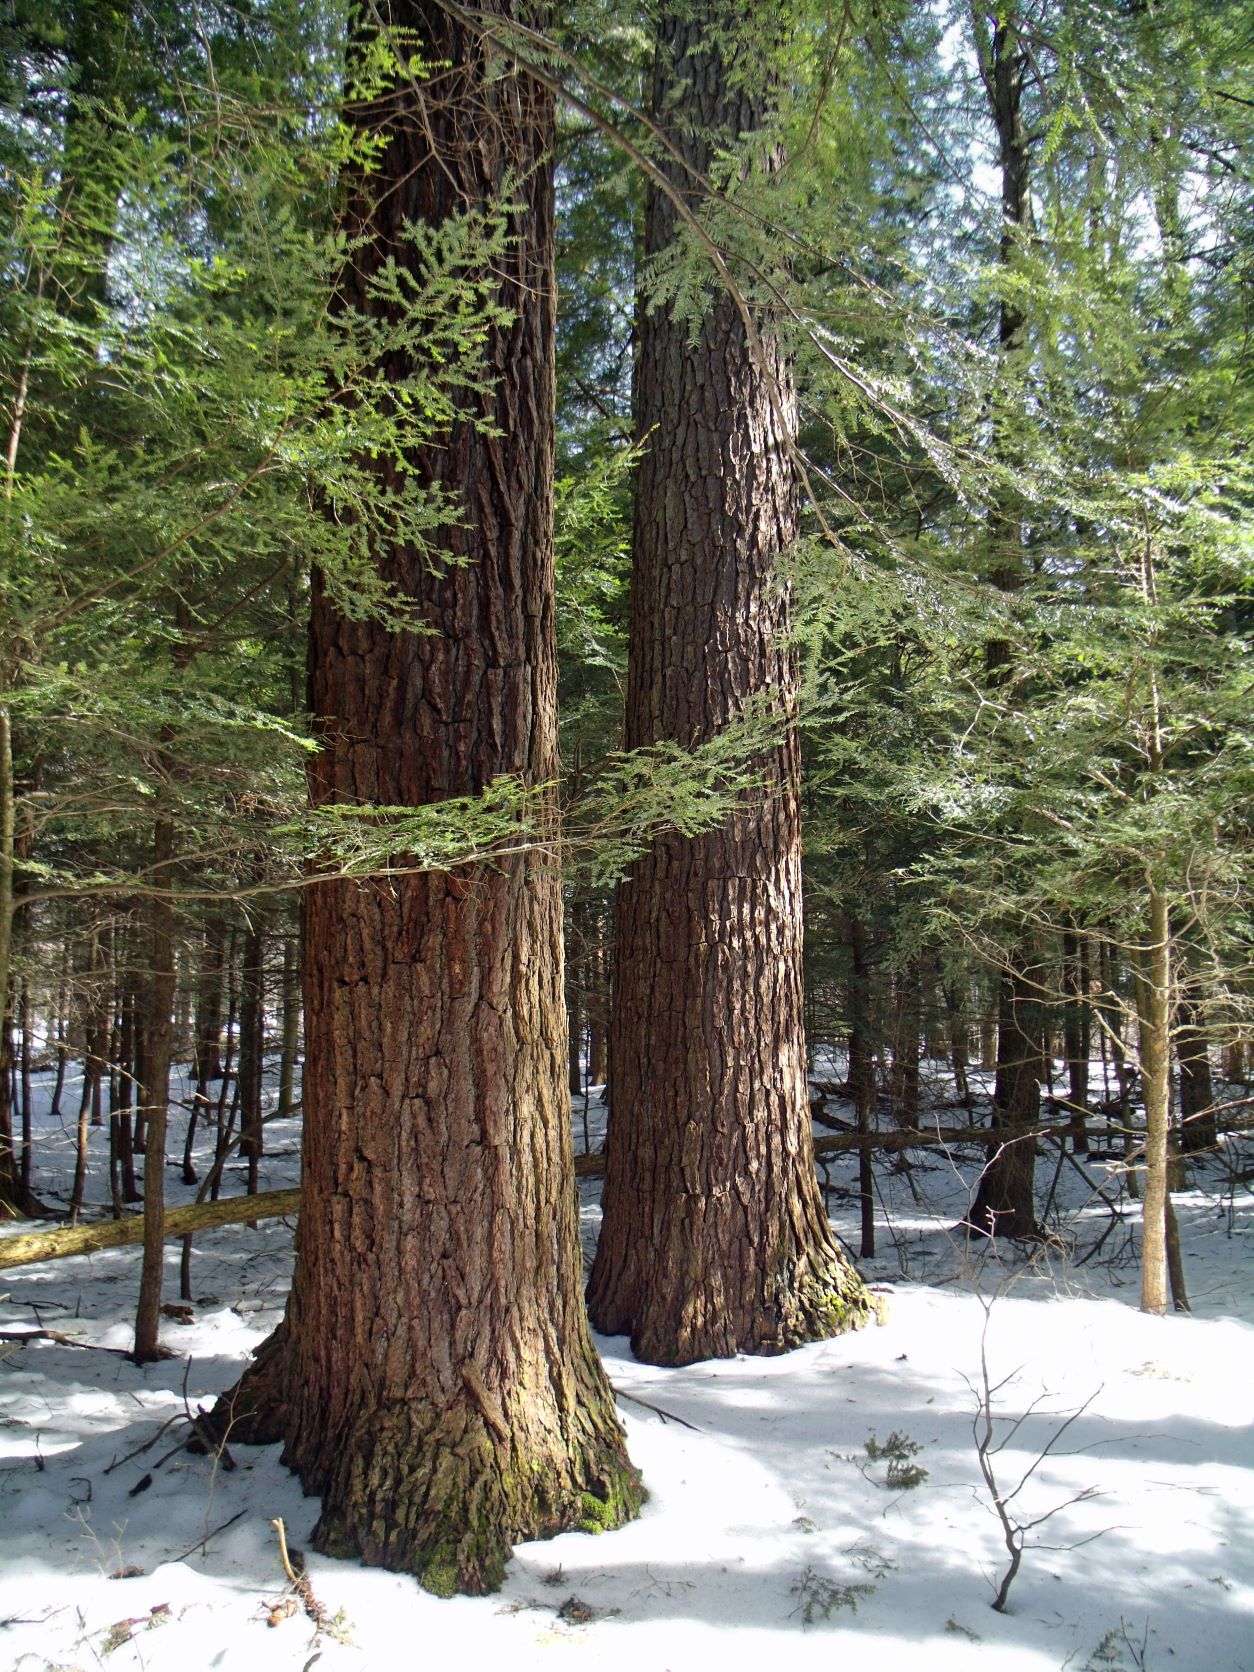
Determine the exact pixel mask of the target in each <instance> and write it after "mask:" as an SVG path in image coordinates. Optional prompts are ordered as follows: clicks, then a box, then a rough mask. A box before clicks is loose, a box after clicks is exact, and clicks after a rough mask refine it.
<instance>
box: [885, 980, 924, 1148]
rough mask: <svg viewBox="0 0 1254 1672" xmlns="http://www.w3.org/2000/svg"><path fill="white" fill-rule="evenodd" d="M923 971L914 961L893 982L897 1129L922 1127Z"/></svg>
mask: <svg viewBox="0 0 1254 1672" xmlns="http://www.w3.org/2000/svg"><path fill="white" fill-rule="evenodd" d="M919 980H920V969H919V963H918V960H917V959H915V958H912V959H911V960H910V961H909V963H908V964H907V965H906V967H905V968H904V969H903V970H901V971H900V972H899V973H898V975H897V978H896V981H895V982H894V995H893V1012H894V1014H893V1067H892V1075H891V1077H890V1080H889V1085H890V1086H891V1088H892V1105H893V1120H894V1121H895V1122H896V1123H897V1125H898V1126H917V1125H918V1124H919V1037H920V1005H919Z"/></svg>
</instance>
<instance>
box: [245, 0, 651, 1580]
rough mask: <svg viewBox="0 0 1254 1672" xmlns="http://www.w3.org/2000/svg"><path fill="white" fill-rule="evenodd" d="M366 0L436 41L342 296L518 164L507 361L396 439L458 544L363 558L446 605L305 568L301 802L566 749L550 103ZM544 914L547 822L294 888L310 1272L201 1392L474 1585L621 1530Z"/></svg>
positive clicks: (329, 1511) (444, 26)
mask: <svg viewBox="0 0 1254 1672" xmlns="http://www.w3.org/2000/svg"><path fill="white" fill-rule="evenodd" d="M485 9H486V11H487V12H488V13H489V14H490V15H491V16H496V17H502V18H512V17H515V16H523V15H525V16H526V17H527V19H528V20H529V21H533V20H534V14H532V13H530V12H527V13H525V14H524V13H523V11H522V9H521V8H515V7H514V6H513V5H511V4H505V3H498V4H495V5H490V6H488V7H487V8H485ZM382 10H383V12H384V14H385V16H386V17H387V18H388V19H389V20H390V21H391V22H392V23H393V24H395V25H396V26H398V27H400V28H404V29H406V30H412V31H414V35H413V36H412V37H410V38H411V39H413V40H415V41H416V42H417V45H416V46H414V47H410V46H409V45H406V47H405V51H406V52H409V51H411V50H418V51H420V52H421V55H422V58H423V59H424V61H425V62H426V63H428V64H431V65H435V66H443V67H437V68H436V69H435V71H434V72H433V74H432V76H431V78H430V79H428V80H426V81H424V82H423V83H421V85H420V86H419V87H417V88H415V87H414V86H413V85H412V84H406V83H403V84H402V85H401V86H400V87H398V88H397V90H396V91H395V92H394V93H393V94H391V95H389V96H386V97H385V98H383V99H381V100H380V101H379V102H378V103H377V104H375V105H373V106H371V107H370V108H369V109H367V110H366V111H364V112H358V113H356V114H357V119H358V120H359V121H362V122H364V123H365V124H367V125H368V126H369V127H371V128H375V129H378V130H380V131H381V132H383V133H384V134H385V135H386V143H385V146H384V148H383V151H382V155H381V157H380V159H379V169H378V173H377V176H376V177H375V178H374V179H373V180H372V181H366V182H364V183H362V186H361V189H360V191H359V192H358V194H357V197H356V199H355V201H354V202H353V205H352V217H353V218H354V219H356V221H357V222H358V223H359V224H360V227H361V230H362V232H363V234H364V237H365V242H364V243H363V244H362V245H361V246H360V247H359V248H358V249H357V251H356V253H355V255H354V257H353V261H354V267H353V268H352V269H351V270H350V271H348V272H347V273H346V275H345V278H344V289H345V291H346V293H347V296H348V299H349V300H350V301H353V302H356V303H357V304H358V305H361V306H365V307H369V306H371V305H372V304H370V303H369V301H368V299H367V296H366V281H367V279H368V276H369V274H370V272H371V271H372V270H374V269H375V268H377V266H378V265H379V264H380V263H381V262H382V261H383V260H384V259H385V258H386V257H387V255H388V254H394V255H395V256H396V258H397V260H398V261H400V262H401V263H405V262H407V261H410V260H412V259H413V257H412V254H411V253H410V246H408V245H406V244H404V243H403V242H401V241H400V238H399V233H400V230H401V223H402V220H403V218H406V217H408V218H410V219H413V220H416V221H422V222H426V223H430V224H439V223H440V222H442V221H443V220H445V219H446V218H447V217H448V216H449V215H450V214H452V213H454V212H456V211H458V210H461V209H464V208H467V207H470V208H480V207H483V206H486V205H487V204H489V203H490V202H492V201H494V200H495V201H498V202H499V201H502V195H501V194H502V193H504V192H506V191H508V192H509V193H510V194H511V195H510V199H509V200H507V201H513V202H515V203H518V204H521V205H522V208H521V210H520V212H519V213H518V215H517V216H516V217H515V219H514V223H513V232H514V241H513V242H512V244H511V246H510V248H509V250H508V251H507V252H506V253H505V254H503V255H502V256H500V257H499V258H498V260H497V262H496V263H495V264H494V271H495V272H496V274H497V276H498V281H499V289H498V296H499V299H500V301H501V302H502V303H503V304H504V305H505V306H506V307H507V308H509V309H511V310H512V311H513V314H514V321H513V324H512V325H510V326H507V327H506V326H500V327H494V328H493V329H492V330H491V331H490V332H489V333H488V334H487V338H486V354H487V356H488V360H489V363H490V366H491V370H492V373H493V375H494V379H495V382H494V385H493V388H492V390H491V391H490V392H489V393H487V394H484V395H482V396H475V397H473V399H474V401H475V404H476V406H477V407H478V416H479V417H481V418H482V419H485V420H487V421H488V423H489V424H490V425H491V431H490V432H489V431H488V430H486V429H485V428H482V427H476V426H475V425H473V424H472V423H470V422H467V421H464V420H459V421H457V422H455V423H454V424H453V425H452V426H451V427H450V429H449V430H448V431H447V433H446V434H444V435H443V436H442V437H440V439H439V444H438V445H432V446H431V447H430V449H429V450H427V451H426V452H424V453H423V454H421V455H419V456H417V457H414V458H411V459H410V460H409V461H408V463H409V465H410V468H411V469H413V470H414V471H416V472H417V473H418V474H419V475H420V477H421V478H423V479H425V480H426V481H428V482H431V483H438V484H441V485H442V486H443V487H444V489H445V490H446V492H447V493H448V495H449V496H450V497H451V499H452V501H453V504H454V516H453V518H452V519H451V520H450V522H449V524H448V526H447V527H446V528H445V530H444V531H443V536H442V538H443V540H444V542H445V544H446V546H447V548H448V549H449V550H450V551H451V552H452V553H453V554H454V556H455V557H456V558H457V559H458V561H457V562H455V563H438V564H433V563H432V562H431V561H430V559H429V558H428V557H427V556H426V555H425V554H424V553H422V552H420V551H416V550H413V549H409V548H406V547H403V546H400V545H395V544H394V545H390V546H388V547H387V548H386V549H384V550H381V551H379V552H378V553H377V554H376V555H377V560H378V563H379V567H380V570H381V573H382V574H383V575H384V576H385V577H386V578H387V579H388V580H389V581H392V582H393V583H395V584H396V585H397V586H399V588H400V589H401V590H402V591H403V592H404V593H405V594H406V595H408V596H409V597H410V598H412V599H413V600H414V601H415V604H416V606H417V608H418V609H419V610H420V612H421V614H422V616H423V618H424V620H425V621H426V623H427V624H428V626H429V627H430V628H431V629H432V631H431V632H429V633H424V634H414V635H406V634H399V633H389V632H388V631H386V630H385V629H384V628H383V627H382V626H380V625H378V624H377V623H374V622H371V621H358V622H354V621H350V620H348V619H346V618H345V617H343V616H342V615H340V614H339V613H338V612H337V611H336V609H335V608H334V606H333V604H332V602H331V600H330V599H329V598H328V596H327V595H326V592H325V590H324V588H323V587H322V585H321V583H320V582H319V583H318V584H316V587H315V596H314V602H313V615H312V623H311V633H310V694H311V701H312V708H313V712H314V715H315V717H316V725H317V729H318V734H319V736H320V739H321V743H322V748H321V752H320V753H319V755H318V756H317V757H316V760H315V761H314V763H313V765H312V766H311V768H310V788H311V794H312V797H313V800H314V801H315V803H327V802H341V803H349V804H355V803H363V802H373V803H381V804H387V805H417V804H420V803H426V802H430V801H438V800H443V799H445V798H446V797H449V796H452V795H459V794H466V793H475V792H477V791H480V790H482V789H484V787H485V786H487V785H488V784H490V783H491V782H492V781H493V780H494V779H495V778H496V777H497V776H498V775H500V774H503V773H512V774H518V775H519V776H521V777H522V778H523V779H524V780H525V781H527V782H529V783H531V784H535V785H539V784H545V783H550V782H551V781H552V779H553V777H554V774H555V771H556V765H557V723H556V722H557V714H556V642H555V623H554V606H553V574H552V543H551V512H552V497H551V496H552V448H553V433H552V424H553V377H554V371H553V308H554V286H553V278H552V267H551V262H552V237H553V220H552V215H553V204H552V184H551V169H550V166H549V162H548V158H549V154H550V151H551V145H552V139H553V110H552V102H551V100H550V98H549V97H548V95H547V94H546V93H545V92H543V91H542V89H541V88H540V87H539V85H538V84H537V83H536V82H535V81H534V80H533V79H532V78H530V77H529V76H527V75H526V74H525V73H522V72H520V71H518V70H516V69H515V68H513V67H511V65H510V64H509V62H508V60H506V59H503V58H502V57H500V56H496V57H494V58H493V59H492V61H491V65H490V66H489V60H488V56H487V53H486V51H485V49H484V48H483V46H482V45H481V44H480V42H479V41H478V40H477V39H476V38H475V37H474V36H472V35H470V34H468V33H467V31H466V29H465V28H463V26H462V25H461V24H460V23H458V22H456V21H454V20H452V19H451V18H450V17H449V16H448V15H447V14H446V13H445V12H444V10H443V9H442V8H441V7H440V6H439V5H438V4H436V3H434V0H425V3H420V0H405V3H401V0H392V4H391V5H389V6H385V7H383V8H382ZM489 68H490V72H491V73H489ZM367 190H369V192H370V195H369V197H367V195H366V193H367ZM390 468H391V466H390V465H384V464H382V463H381V464H380V466H379V469H380V472H381V474H382V475H383V476H384V478H385V480H386V479H387V472H388V470H390ZM554 816H555V815H554ZM561 912H562V901H561V890H560V882H559V878H558V875H557V873H556V871H555V870H554V869H552V868H551V866H550V864H549V863H548V862H547V861H546V860H545V858H544V857H543V856H541V855H539V854H536V853H535V852H532V853H528V854H524V855H519V856H504V855H503V856H502V857H501V858H500V859H499V861H498V862H496V863H494V864H491V865H488V864H484V865H479V866H476V867H473V868H467V869H464V870H461V871H458V872H455V873H452V874H443V875H435V874H428V875H421V876H409V877H401V878H397V879H393V880H390V881H388V882H386V883H379V884H375V883H371V882H362V883H356V882H345V881H326V882H322V883H319V884H317V885H315V886H311V887H309V888H307V889H306V891H305V913H306V916H305V983H304V986H305V1016H306V1064H305V1078H304V1101H305V1122H304V1174H303V1177H304V1184H303V1199H304V1208H303V1212H302V1215H301V1225H300V1232H299V1236H298V1247H297V1260H296V1270H295V1274H294V1277H293V1286H292V1293H291V1297H290V1300H289V1303H288V1309H287V1314H286V1317H285V1319H284V1322H283V1323H282V1325H281V1326H280V1328H279V1330H278V1332H276V1334H275V1336H273V1337H271V1339H270V1341H269V1342H268V1343H267V1344H266V1345H265V1346H263V1348H262V1350H261V1352H260V1354H259V1355H258V1359H257V1362H256V1364H255V1366H254V1367H253V1369H252V1371H251V1372H250V1373H248V1374H247V1375H246V1376H245V1378H244V1380H243V1382H242V1383H241V1384H240V1386H239V1387H238V1388H237V1389H236V1390H235V1392H234V1393H233V1394H232V1395H229V1396H227V1397H226V1398H225V1399H224V1400H223V1401H222V1402H220V1405H219V1407H218V1417H219V1421H220V1422H221V1423H222V1424H223V1425H224V1426H225V1425H230V1426H232V1428H233V1432H234V1435H235V1437H237V1438H247V1439H252V1440H271V1439H282V1440H283V1441H284V1442H285V1449H284V1457H285V1459H286V1461H287V1462H288V1463H289V1465H290V1466H291V1467H293V1468H294V1469H295V1470H296V1471H297V1472H298V1474H299V1475H300V1478H301V1480H302V1482H303V1483H304V1485H305V1487H306V1489H307V1490H308V1491H310V1492H315V1493H320V1494H321V1496H322V1514H321V1517H320V1519H319V1521H318V1525H317V1528H316V1530H315V1533H314V1544H315V1546H316V1548H318V1549H319V1550H321V1551H324V1552H327V1553H330V1554H341V1555H355V1556H357V1557H359V1558H360V1559H361V1560H363V1561H365V1562H367V1563H369V1564H372V1565H377V1566H382V1567H387V1568H392V1569H394V1570H400V1571H407V1572H411V1573H414V1574H417V1575H418V1576H419V1577H420V1578H421V1580H422V1583H423V1584H424V1585H425V1586H426V1587H427V1588H428V1589H429V1590H432V1591H434V1592H436V1593H438V1594H449V1593H451V1592H453V1591H456V1590H462V1591H467V1592H480V1591H484V1590H488V1589H491V1588H493V1587H494V1586H496V1585H497V1584H498V1583H499V1582H500V1579H501V1577H502V1574H503V1571H504V1565H505V1560H506V1558H507V1556H508V1554H509V1547H510V1545H511V1544H512V1543H513V1542H514V1541H516V1540H519V1539H528V1538H536V1537H543V1536H547V1535H550V1534H553V1533H556V1532H559V1531H562V1530H564V1529H569V1528H571V1527H587V1528H589V1529H596V1530H599V1529H602V1528H606V1527H612V1526H616V1525H618V1524H619V1523H620V1522H622V1521H623V1520H625V1519H626V1518H628V1517H629V1516H630V1515H631V1514H633V1513H634V1511H635V1508H636V1506H637V1504H638V1503H639V1499H640V1487H639V1480H638V1476H637V1475H636V1473H635V1471H634V1469H633V1468H632V1467H631V1465H630V1463H629V1462H628V1460H627V1457H626V1454H625V1451H624V1446H623V1435H622V1431H621V1428H620V1426H619V1423H618V1420H617V1416H616V1414H615V1410H614V1405H613V1399H612V1395H611V1393H610V1389H609V1385H608V1383H607V1381H606V1379H605V1375H604V1371H603V1370H602V1368H601V1365H600V1362H599V1360H598V1359H597V1356H596V1353H595V1350H594V1348H593V1345H592V1340H591V1336H590V1334H589V1332H588V1328H587V1320H586V1317H585V1315H584V1311H583V1307H582V1304H581V1301H580V1295H579V1277H580V1256H579V1245H578V1238H577V1226H576V1200H575V1192H574V1188H573V1181H572V1180H573V1175H572V1157H571V1148H570V1136H569V1129H568V1094H567V1091H566V1084H565V1079H566V1026H565V1010H564V1006H563V1002H562V956H561V948H562V923H561Z"/></svg>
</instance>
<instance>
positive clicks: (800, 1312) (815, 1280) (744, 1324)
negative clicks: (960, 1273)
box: [592, 1250, 875, 1367]
mask: <svg viewBox="0 0 1254 1672" xmlns="http://www.w3.org/2000/svg"><path fill="white" fill-rule="evenodd" d="M874 1317H875V1306H874V1302H873V1301H872V1298H871V1296H870V1294H869V1293H868V1292H867V1289H866V1286H865V1284H864V1283H863V1281H862V1279H861V1277H860V1276H859V1275H858V1273H857V1271H855V1269H854V1268H853V1266H852V1265H850V1264H849V1262H848V1261H847V1260H846V1259H845V1258H844V1257H843V1255H842V1254H841V1253H840V1252H839V1250H832V1252H831V1254H830V1257H829V1258H828V1259H827V1260H826V1261H824V1262H823V1264H822V1267H821V1268H820V1269H818V1270H815V1269H814V1264H813V1263H811V1264H810V1269H809V1270H808V1271H807V1272H806V1273H805V1274H804V1275H798V1274H797V1273H796V1271H795V1270H794V1271H792V1272H786V1273H784V1274H782V1275H781V1276H780V1277H779V1278H778V1279H777V1280H776V1282H775V1284H774V1286H773V1290H772V1292H770V1293H769V1295H768V1297H767V1298H765V1299H764V1300H762V1301H761V1302H760V1303H759V1304H757V1305H754V1306H752V1307H749V1308H746V1309H744V1310H742V1311H740V1312H738V1313H733V1312H732V1311H731V1310H730V1309H729V1308H727V1307H726V1306H723V1305H720V1304H719V1303H718V1297H717V1294H716V1292H715V1291H714V1290H712V1289H711V1290H708V1291H703V1292H702V1293H700V1294H695V1295H687V1296H678V1295H677V1294H676V1293H674V1292H672V1291H671V1290H670V1289H669V1288H666V1287H663V1286H660V1285H651V1286H650V1288H649V1289H648V1291H647V1292H646V1293H645V1294H644V1295H642V1296H640V1297H639V1299H638V1304H637V1306H636V1307H634V1308H629V1307H627V1306H625V1305H624V1304H623V1301H622V1299H621V1297H619V1298H617V1299H616V1301H615V1302H614V1303H613V1304H610V1305H601V1306H597V1305H594V1306H593V1308H592V1320H593V1324H594V1326H595V1327H596V1328H598V1329H600V1330H602V1331H603V1332H604V1333H606V1334H611V1335H627V1336H629V1337H630V1340H631V1350H632V1352H633V1354H634V1355H635V1357H636V1358H637V1359H639V1360H640V1362H641V1363H642V1364H658V1365H665V1366H668V1367H676V1366H679V1365H685V1364H696V1363H699V1362H700V1361H701V1360H702V1359H711V1358H734V1357H735V1356H736V1354H737V1353H749V1354H751V1355H753V1356H755V1357H774V1356H776V1355H778V1354H780V1353H789V1352H792V1351H793V1349H794V1348H796V1347H804V1346H807V1345H808V1344H809V1343H810V1342H813V1341H826V1340H830V1339H831V1338H832V1337H833V1336H837V1335H844V1334H846V1333H847V1332H848V1331H849V1330H855V1329H861V1328H862V1327H863V1326H864V1325H865V1324H867V1323H869V1322H870V1321H871V1320H872V1319H873V1318H874Z"/></svg>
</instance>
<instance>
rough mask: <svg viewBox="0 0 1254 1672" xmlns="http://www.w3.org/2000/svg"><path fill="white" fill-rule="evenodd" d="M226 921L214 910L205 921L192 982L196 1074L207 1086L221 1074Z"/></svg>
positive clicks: (204, 1085) (203, 1084)
mask: <svg viewBox="0 0 1254 1672" xmlns="http://www.w3.org/2000/svg"><path fill="white" fill-rule="evenodd" d="M225 945H226V922H225V920H224V918H223V916H222V913H221V912H214V913H213V914H212V915H211V916H210V918H209V920H208V922H207V923H206V924H205V938H204V943H203V947H202V950H201V958H200V973H199V976H198V979H197V983H196V1023H195V1026H196V1077H197V1079H198V1080H199V1081H200V1083H201V1085H202V1086H203V1087H205V1088H206V1090H207V1089H208V1085H209V1081H210V1080H217V1079H219V1078H220V1077H221V1074H222V955H223V950H224V947H225Z"/></svg>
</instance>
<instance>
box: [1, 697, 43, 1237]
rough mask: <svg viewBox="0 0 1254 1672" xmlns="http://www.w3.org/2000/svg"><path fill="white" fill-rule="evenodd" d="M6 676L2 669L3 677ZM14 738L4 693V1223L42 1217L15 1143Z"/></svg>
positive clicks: (2, 767)
mask: <svg viewBox="0 0 1254 1672" xmlns="http://www.w3.org/2000/svg"><path fill="white" fill-rule="evenodd" d="M3 672H4V670H3V669H2V668H0V677H2V676H3ZM15 816H16V815H15V799H14V788H13V738H12V732H11V729H10V722H9V708H8V693H7V691H5V690H0V1218H4V1219H24V1218H26V1217H27V1216H28V1215H29V1214H32V1213H37V1212H38V1211H39V1206H40V1204H39V1203H38V1202H36V1201H35V1200H34V1199H33V1198H32V1196H31V1193H30V1190H29V1188H28V1186H27V1184H26V1183H24V1181H23V1178H22V1174H21V1170H20V1168H19V1167H18V1157H17V1148H16V1145H15V1144H14V1141H13V980H12V949H13V908H14V888H13V878H14V828H15Z"/></svg>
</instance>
